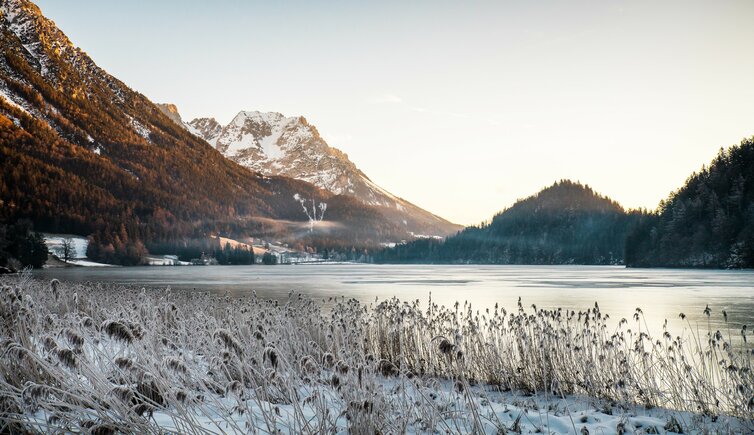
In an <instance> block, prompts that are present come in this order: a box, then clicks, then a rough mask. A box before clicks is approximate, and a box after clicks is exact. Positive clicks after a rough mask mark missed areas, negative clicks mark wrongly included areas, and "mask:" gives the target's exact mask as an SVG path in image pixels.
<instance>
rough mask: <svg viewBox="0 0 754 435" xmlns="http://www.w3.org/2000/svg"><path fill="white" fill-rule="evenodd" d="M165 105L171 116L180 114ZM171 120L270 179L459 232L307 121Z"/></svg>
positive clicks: (401, 220)
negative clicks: (303, 184)
mask: <svg viewBox="0 0 754 435" xmlns="http://www.w3.org/2000/svg"><path fill="white" fill-rule="evenodd" d="M174 107H175V106H173V105H164V106H163V109H164V111H165V113H167V114H171V115H174V114H177V111H175V110H174ZM171 119H173V120H174V121H176V122H177V123H179V124H180V125H182V126H184V127H185V128H186V129H187V130H189V131H190V132H192V133H193V134H195V135H197V136H199V137H201V138H202V139H204V140H206V141H207V142H208V143H210V144H211V145H212V146H214V147H215V148H216V149H217V150H218V151H220V152H222V153H223V155H225V156H226V157H228V158H229V159H231V160H233V161H235V162H237V163H239V164H241V165H243V166H245V167H247V168H250V169H252V170H254V171H257V172H260V173H262V174H266V175H282V176H286V177H291V178H295V179H297V180H303V181H307V182H309V183H312V184H314V185H316V186H319V187H321V188H323V189H325V190H328V191H330V192H332V193H335V194H338V195H349V196H352V197H355V198H357V199H359V200H360V201H362V202H364V203H365V204H368V205H371V206H375V207H378V208H379V209H380V211H381V212H382V214H383V215H385V216H386V217H387V218H388V219H390V220H391V221H392V222H393V223H395V224H397V225H398V226H400V227H403V228H405V229H406V230H408V231H410V232H412V233H414V234H426V235H440V236H442V235H448V234H452V233H455V232H456V231H458V230H460V229H461V226H459V225H455V224H452V223H450V222H448V221H447V220H445V219H442V218H441V217H438V216H436V215H434V214H432V213H430V212H428V211H426V210H423V209H421V208H419V207H417V206H416V205H414V204H412V203H410V202H408V201H406V200H405V199H402V198H399V197H397V196H395V195H393V194H391V193H390V192H387V191H386V190H384V189H382V188H381V187H380V186H378V185H377V184H375V183H374V182H372V180H370V179H369V177H368V176H367V175H366V174H364V172H362V171H361V170H360V169H359V168H358V167H356V165H355V164H354V163H353V162H351V160H350V159H349V158H348V155H347V154H346V153H344V152H342V151H340V150H339V149H337V148H334V147H331V146H330V145H328V144H327V142H326V141H325V140H324V139H323V138H322V137H321V136H320V134H319V132H318V131H317V128H316V127H315V126H313V125H311V124H309V122H307V120H306V119H305V118H304V117H303V116H296V117H286V116H284V115H282V114H280V113H276V112H267V113H262V112H256V111H251V112H245V111H242V112H239V113H238V115H236V117H235V118H233V120H232V121H231V122H230V123H229V124H228V125H221V124H220V123H218V122H217V120H215V119H214V118H198V119H194V120H193V121H191V122H188V123H185V122H183V121H181V120H180V116H179V115H178V116H172V117H171Z"/></svg>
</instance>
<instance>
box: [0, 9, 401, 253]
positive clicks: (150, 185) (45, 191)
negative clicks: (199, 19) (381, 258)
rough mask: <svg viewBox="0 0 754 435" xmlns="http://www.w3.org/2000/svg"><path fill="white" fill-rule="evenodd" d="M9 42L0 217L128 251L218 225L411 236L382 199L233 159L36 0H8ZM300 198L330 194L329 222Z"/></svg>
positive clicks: (356, 240)
mask: <svg viewBox="0 0 754 435" xmlns="http://www.w3.org/2000/svg"><path fill="white" fill-rule="evenodd" d="M0 43H1V44H0V46H1V47H2V49H1V50H2V51H1V52H0V161H1V162H2V167H3V171H2V178H0V205H2V207H0V219H3V220H8V221H17V220H19V219H23V218H28V219H30V220H32V221H33V222H34V224H35V226H36V228H37V229H38V230H44V231H51V232H69V233H75V234H82V235H89V234H95V235H97V237H98V240H101V242H102V244H103V245H105V246H106V247H108V246H112V247H113V249H115V250H118V249H122V250H124V251H127V250H129V249H132V250H136V251H139V250H143V249H144V247H143V243H146V244H147V247H148V246H149V245H150V243H154V242H156V241H160V242H164V241H177V240H183V239H185V238H189V237H205V236H206V235H207V234H208V233H212V232H223V233H227V234H235V235H240V236H243V235H269V236H274V237H280V238H294V237H298V238H303V239H305V240H307V241H308V242H309V243H314V244H316V243H317V240H318V239H319V240H320V241H322V240H324V242H322V243H326V244H333V243H335V244H338V243H340V244H351V245H355V246H360V245H364V244H372V243H378V242H382V241H385V240H390V239H400V238H401V237H405V235H406V232H405V231H404V230H403V229H401V228H398V227H397V226H395V225H392V224H391V223H389V222H388V221H387V220H386V218H385V217H384V216H383V215H382V214H381V213H380V211H379V210H377V209H376V208H373V207H369V206H366V205H364V204H361V203H360V202H358V201H355V200H351V199H349V198H347V197H345V196H339V195H334V194H333V193H331V192H328V191H325V190H322V189H320V188H317V187H316V186H313V185H312V184H310V183H307V182H303V181H298V180H293V179H291V178H287V177H280V176H267V175H264V174H260V173H256V172H253V171H250V170H249V169H247V168H244V167H242V166H240V165H238V164H236V163H234V162H233V161H230V160H228V159H226V158H224V157H223V156H222V155H221V154H220V153H219V152H217V151H216V150H215V149H213V148H212V147H211V146H210V145H208V144H207V143H206V142H205V141H204V140H202V139H199V138H197V137H196V136H195V135H193V134H190V133H189V132H187V131H186V130H185V129H183V128H179V127H178V126H176V124H175V123H174V122H173V121H171V119H170V118H168V117H167V116H165V115H164V114H163V113H162V112H161V110H160V109H159V108H158V107H156V106H155V105H154V104H153V103H152V102H151V101H149V100H148V99H147V98H146V97H144V96H143V95H141V94H139V93H138V92H135V91H133V90H131V89H130V88H129V87H128V86H126V85H125V84H124V83H122V82H121V81H119V80H118V79H116V78H115V77H113V76H111V75H110V74H108V73H107V72H106V71H104V70H102V69H101V68H99V67H98V66H97V65H96V64H95V63H94V62H93V61H92V59H90V58H89V56H88V55H87V54H86V53H84V52H83V51H82V50H80V49H79V48H76V47H75V46H74V45H73V44H72V43H71V41H70V40H69V39H68V38H67V37H66V36H65V35H64V34H63V32H61V31H60V30H59V29H58V28H57V27H56V26H55V23H53V22H52V21H50V20H49V19H47V18H45V17H44V16H43V15H42V13H41V11H40V10H39V8H38V7H37V6H36V5H34V4H33V3H31V2H30V1H27V0H0ZM176 114H177V111H176ZM301 198H305V199H306V200H307V201H309V200H311V201H314V202H317V203H323V202H326V203H328V208H327V214H326V215H325V217H324V221H325V222H324V223H322V224H321V225H318V227H317V228H318V229H321V231H309V230H308V229H309V228H310V227H309V224H308V218H307V216H306V213H305V212H304V210H302V204H301V202H300V199H301ZM325 229H326V231H325ZM142 242H143V243H142Z"/></svg>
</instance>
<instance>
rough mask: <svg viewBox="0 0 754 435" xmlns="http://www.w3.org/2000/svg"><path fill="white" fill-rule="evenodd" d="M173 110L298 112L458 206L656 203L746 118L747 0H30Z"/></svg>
mask: <svg viewBox="0 0 754 435" xmlns="http://www.w3.org/2000/svg"><path fill="white" fill-rule="evenodd" d="M36 3H37V4H38V5H39V6H40V8H41V9H42V11H43V13H44V14H45V15H46V16H47V17H49V18H51V19H52V20H54V21H55V22H56V23H57V25H58V26H59V27H60V28H61V29H62V30H63V31H64V32H65V33H66V34H67V35H68V37H69V38H71V40H72V41H73V42H74V44H76V45H78V46H80V47H81V48H82V49H83V50H84V51H86V52H87V53H88V54H89V55H90V56H91V57H92V58H93V59H94V61H95V62H97V64H99V65H100V66H101V67H103V68H104V69H106V70H107V71H108V72H110V73H111V74H113V75H115V76H116V77H118V78H119V79H121V80H123V81H124V82H125V83H126V84H127V85H129V86H130V87H132V88H134V89H135V90H137V91H139V92H141V93H143V94H144V95H146V96H147V97H148V98H150V99H151V100H152V101H155V102H171V103H174V104H176V105H177V106H178V108H179V111H180V112H181V115H182V116H183V118H184V119H185V120H191V119H193V118H195V117H206V116H211V117H215V118H216V119H217V120H218V121H219V122H221V123H228V122H230V120H231V119H232V118H233V117H234V116H235V114H236V113H238V112H239V111H241V110H260V111H276V112H281V113H284V114H286V115H288V116H293V115H303V116H304V117H306V118H307V120H308V121H309V122H310V123H311V124H313V125H315V126H316V127H317V129H318V130H319V132H320V133H321V134H322V136H323V137H324V138H325V139H326V140H327V141H328V143H329V144H330V145H332V146H334V147H336V148H339V149H341V150H342V151H344V152H346V153H347V154H348V155H349V157H350V158H351V160H352V161H353V162H354V163H356V165H357V166H359V168H361V169H362V170H363V171H364V172H365V173H366V174H367V175H368V176H369V177H370V178H371V179H372V181H374V182H376V183H377V184H379V185H380V186H382V187H384V188H385V189H387V190H388V191H390V192H392V193H393V194H395V195H397V196H400V197H403V198H405V199H407V200H409V201H411V202H413V203H415V204H417V205H419V206H421V207H423V208H426V209H427V210H429V211H432V212H433V213H436V214H438V215H440V216H442V217H445V218H446V219H449V220H451V221H453V222H456V223H460V224H476V223H479V222H481V221H484V220H487V219H489V218H490V217H491V216H492V215H493V214H494V213H495V212H497V211H500V210H502V209H504V208H505V207H508V206H510V205H512V204H513V203H514V202H515V201H516V199H519V198H523V197H526V196H529V195H531V194H534V193H535V192H537V191H538V190H540V189H541V188H543V187H545V186H547V185H550V184H552V183H553V182H555V181H556V180H559V179H565V178H568V179H572V180H578V181H581V182H582V183H586V184H589V185H590V186H591V187H593V188H594V189H595V190H597V191H598V192H600V193H602V194H604V195H607V196H610V197H611V198H613V199H615V200H617V201H618V202H620V203H621V204H623V205H624V206H625V207H627V208H636V207H646V208H649V209H654V208H655V207H656V206H657V204H658V202H659V201H660V200H661V199H663V198H666V197H667V195H668V194H669V193H670V192H671V191H673V190H675V189H677V188H679V187H680V186H681V185H682V184H683V182H684V181H685V179H686V178H687V177H688V176H689V175H690V174H691V173H692V172H693V171H695V170H698V169H700V168H701V167H702V165H703V164H707V163H709V162H710V161H711V160H712V158H713V157H714V156H715V155H716V153H717V151H718V150H719V149H720V148H721V147H728V146H730V145H734V144H737V143H739V142H740V141H741V139H743V138H744V137H750V136H752V135H754V103H752V102H754V55H753V54H754V51H752V50H754V26H752V25H751V19H752V18H753V17H754V1H751V0H742V1H695V0H684V1H662V2H658V1H641V0H639V1H617V0H598V1H503V0H499V1H490V2H480V1H470V2H458V1H453V2H450V1H442V0H435V1H410V2H407V1H392V0H380V1H371V2H365V1H327V2H325V1H285V2H282V1H281V2H277V1H260V2H255V1H246V0H215V1H212V2H206V1H199V0H182V1H178V0H160V1H146V0H130V1H123V0H66V1H60V0H37V1H36Z"/></svg>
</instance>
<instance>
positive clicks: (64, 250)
mask: <svg viewBox="0 0 754 435" xmlns="http://www.w3.org/2000/svg"><path fill="white" fill-rule="evenodd" d="M60 254H61V256H62V257H63V261H64V262H66V263H68V262H69V261H70V260H73V259H74V258H76V246H75V245H74V244H73V240H71V239H63V242H62V243H61V246H60Z"/></svg>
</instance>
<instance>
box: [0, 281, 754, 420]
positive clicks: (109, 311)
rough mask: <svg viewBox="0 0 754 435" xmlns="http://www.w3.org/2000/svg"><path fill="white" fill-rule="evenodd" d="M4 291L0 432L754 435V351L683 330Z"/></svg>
mask: <svg viewBox="0 0 754 435" xmlns="http://www.w3.org/2000/svg"><path fill="white" fill-rule="evenodd" d="M0 289H1V290H2V291H1V292H0V315H1V316H0V318H2V319H8V321H7V322H0V336H2V337H4V338H3V339H2V343H1V344H2V346H1V348H2V352H1V353H0V367H2V369H3V370H2V371H0V400H1V401H2V406H0V409H2V410H0V421H2V422H3V423H4V424H5V427H2V426H0V428H2V429H0V430H10V431H11V432H13V431H14V430H18V431H20V430H24V429H31V430H36V431H39V432H61V431H62V432H78V431H83V432H95V431H101V432H96V433H112V432H118V431H121V432H129V433H133V432H142V433H166V432H169V433H208V432H209V433H278V432H283V433H315V432H317V433H377V432H379V433H474V432H476V433H491V434H499V433H529V432H531V433H539V432H541V433H577V434H583V433H592V434H594V433H598V434H603V433H604V434H620V433H674V432H675V433H679V432H681V431H682V432H684V433H689V432H715V433H750V432H751V431H752V430H754V421H752V418H753V417H754V409H752V407H751V406H749V404H750V403H751V402H750V401H749V398H750V397H752V396H754V393H753V391H754V382H752V379H753V378H752V374H751V369H750V368H751V360H752V349H751V346H750V345H749V344H747V343H745V342H744V343H743V344H735V345H730V344H728V342H727V341H726V340H725V339H724V337H718V336H716V334H712V335H710V336H709V337H708V339H709V340H711V341H709V342H707V344H705V342H704V340H705V336H701V337H700V336H695V335H689V333H687V332H686V331H682V332H681V333H680V335H678V336H676V338H673V336H672V335H670V334H669V335H670V337H669V338H668V337H662V338H660V339H659V340H658V341H659V342H662V341H663V340H668V341H666V343H665V344H664V345H663V348H665V347H668V348H670V349H672V352H671V351H668V350H663V348H658V347H654V346H655V344H654V340H653V339H652V338H651V337H648V336H646V334H642V333H640V332H639V333H637V332H635V331H631V329H630V328H629V327H622V326H621V327H619V329H618V330H617V331H615V332H613V331H609V332H608V331H605V329H604V325H605V323H604V320H603V319H604V318H605V317H606V315H603V314H602V313H601V312H600V311H599V309H598V308H597V307H594V308H590V309H588V310H585V311H582V312H580V313H578V314H577V313H575V312H574V313H560V312H559V311H547V310H537V309H536V308H533V309H530V310H526V309H524V308H523V306H519V307H518V309H514V310H512V311H511V312H506V311H505V310H503V309H502V308H501V309H499V310H498V309H495V310H494V312H493V311H488V312H483V313H479V312H474V311H473V310H472V309H471V307H467V306H463V305H461V304H459V305H457V306H455V307H449V308H445V307H438V306H437V305H435V304H432V303H430V305H429V308H427V309H426V310H425V309H420V308H419V306H418V305H417V304H415V303H407V302H401V301H398V300H397V299H391V300H388V301H384V302H381V303H377V304H375V305H371V304H370V305H363V304H360V303H358V302H356V301H354V300H348V299H338V300H336V301H334V306H332V307H331V308H329V309H328V310H327V311H324V310H323V309H322V305H321V304H320V303H319V302H318V301H314V300H309V299H306V298H303V297H301V296H300V295H295V294H291V296H290V298H289V300H288V301H287V302H286V303H279V302H277V301H272V300H262V299H259V298H257V297H256V296H255V295H250V296H249V297H246V298H240V299H239V298H230V297H229V296H218V295H212V294H209V293H202V292H178V291H176V292H173V291H171V290H170V289H169V288H168V289H162V290H159V289H155V290H147V289H140V288H127V287H121V286H116V285H109V284H101V283H100V284H73V283H61V282H58V281H57V280H52V281H49V282H48V281H40V280H35V279H33V278H32V277H31V276H29V275H21V276H15V277H4V278H0ZM640 319H641V314H640V312H637V320H636V321H635V322H636V323H637V324H638V322H639V320H640ZM621 323H623V322H621ZM639 327H640V326H639ZM743 333H744V334H750V332H746V331H743ZM744 336H746V335H744ZM621 337H622V338H621ZM683 337H686V338H683ZM694 337H695V338H694ZM676 340H677V341H679V342H680V344H676V343H673V341H676ZM732 346H733V347H732ZM707 351H709V352H710V354H709V356H710V357H709V358H707V357H706V356H705V355H707V354H706V352H707ZM699 352H701V353H699ZM723 357H724V358H725V359H726V361H725V364H715V365H712V363H713V362H716V361H717V360H718V359H719V358H723ZM0 424H1V423H0ZM107 431H112V432H107Z"/></svg>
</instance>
